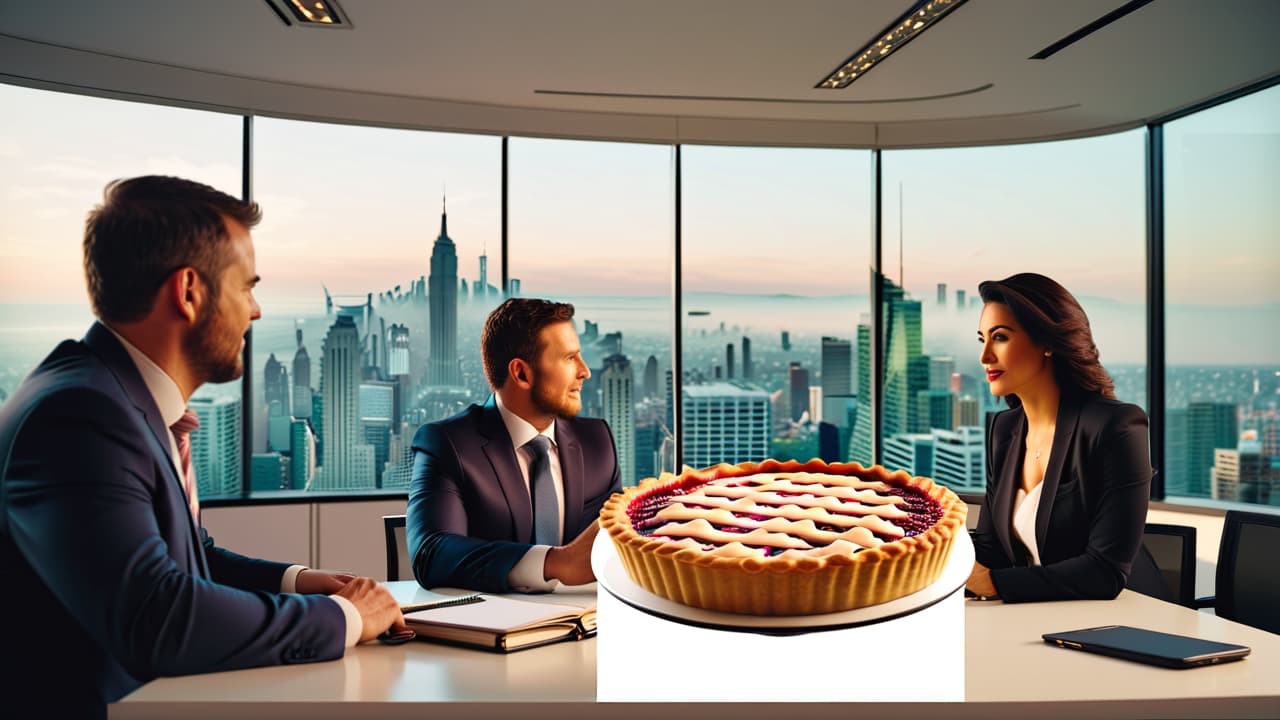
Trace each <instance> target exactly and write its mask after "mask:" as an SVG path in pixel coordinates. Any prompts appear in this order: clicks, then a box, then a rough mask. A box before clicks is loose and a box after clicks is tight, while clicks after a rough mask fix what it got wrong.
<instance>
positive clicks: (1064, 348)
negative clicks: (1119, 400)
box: [978, 273, 1116, 400]
mask: <svg viewBox="0 0 1280 720" xmlns="http://www.w3.org/2000/svg"><path fill="white" fill-rule="evenodd" d="M978 294H979V295H981V296H982V302H983V303H992V302H997V303H1002V304H1004V305H1005V306H1006V307H1008V308H1009V311H1010V312H1012V313H1013V317H1014V319H1016V320H1017V321H1018V324H1019V325H1021V326H1022V328H1023V330H1025V331H1026V332H1027V335H1028V336H1029V337H1030V338H1031V340H1032V341H1033V342H1034V343H1036V344H1037V345H1044V346H1046V347H1048V348H1049V349H1050V350H1052V351H1053V356H1052V357H1051V358H1050V360H1051V362H1052V363H1053V377H1054V379H1055V380H1057V382H1058V387H1059V388H1061V389H1062V390H1063V391H1064V392H1065V391H1070V390H1073V389H1074V390H1084V391H1087V392H1096V393H1098V394H1100V395H1102V396H1103V397H1105V398H1110V399H1112V400H1114V399H1115V397H1116V385H1115V383H1114V382H1113V381H1112V380H1111V376H1110V375H1108V374H1107V371H1106V370H1105V369H1104V368H1103V367H1102V363H1100V362H1098V346H1097V345H1094V344H1093V332H1092V331H1091V330H1090V329H1089V318H1088V316H1086V315H1085V314H1084V308H1082V307H1080V303H1079V302H1077V301H1076V299H1075V297H1074V296H1072V294H1071V293H1070V292H1068V291H1067V289H1066V288H1064V287H1062V286H1061V285H1059V284H1058V283H1056V282H1054V281H1053V280H1050V279H1049V278H1047V277H1045V276H1044V275H1038V274H1036V273H1018V274H1017V275H1011V276H1009V277H1007V278H1005V279H1004V280H987V281H986V282H982V283H979V284H978Z"/></svg>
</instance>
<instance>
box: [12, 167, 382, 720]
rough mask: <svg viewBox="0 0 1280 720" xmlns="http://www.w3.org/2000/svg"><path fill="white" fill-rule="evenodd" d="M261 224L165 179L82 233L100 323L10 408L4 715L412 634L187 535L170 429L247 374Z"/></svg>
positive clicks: (181, 465)
mask: <svg viewBox="0 0 1280 720" xmlns="http://www.w3.org/2000/svg"><path fill="white" fill-rule="evenodd" d="M260 217H261V215H260V212H259V210H258V207H257V205H256V204H253V203H244V202H241V201H240V200H237V199H236V198H233V197H231V196H229V195H225V194H223V193H221V192H218V191H217V190H214V189H213V188H210V187H208V186H205V185H200V184H198V183H194V182H190V181H187V180H181V179H178V178H170V177H141V178H134V179H131V180H123V181H116V182H113V183H111V184H109V185H108V186H107V190H106V193H105V199H104V202H103V204H102V205H100V206H98V207H97V208H96V209H94V211H93V212H92V213H91V214H90V216H89V220H88V223H87V225H86V230H85V237H84V267H85V274H86V278H87V281H88V286H89V297H90V300H91V302H92V305H93V310H94V314H95V315H96V316H97V317H98V319H99V320H98V322H96V323H94V325H93V326H92V327H90V328H89V332H88V334H87V335H85V337H84V339H83V340H81V341H79V342H76V341H71V340H68V341H65V342H63V343H62V344H61V345H59V346H58V347H57V348H56V349H55V350H54V351H53V353H52V354H50V355H49V357H47V358H45V360H44V361H43V362H41V363H40V365H39V366H38V367H37V368H36V369H35V370H34V371H33V372H32V373H31V374H30V375H29V376H28V377H27V378H26V379H25V380H23V382H22V384H21V385H19V387H18V389H17V390H16V391H15V392H14V394H13V396H12V397H10V398H9V400H8V401H7V402H6V403H4V405H3V406H0V480H2V482H0V577H3V578H4V579H5V582H6V586H7V590H6V592H5V598H6V599H5V616H6V618H7V620H8V622H7V627H6V630H5V633H4V634H5V647H6V648H7V650H8V654H9V655H10V660H11V662H10V663H9V669H8V670H6V671H5V672H4V673H0V677H3V678H4V679H3V681H0V697H3V698H4V703H5V707H6V708H13V707H17V708H18V709H19V714H20V715H21V714H23V712H22V711H24V710H25V711H28V712H30V711H38V712H39V713H40V714H43V715H47V716H49V717H55V716H64V715H65V716H75V717H83V716H90V715H105V711H106V703H110V702H114V701H116V700H118V699H120V698H121V697H123V696H124V695H126V694H127V693H129V692H130V691H132V690H134V689H135V688H137V687H138V686H140V685H141V684H142V683H145V682H147V681H148V680H151V679H152V678H155V677H157V676H163V675H183V674H189V673H202V672H211V671H217V670H231V669H236V668H246V667H253V666H259V665H277V664H284V663H299V662H313V661H317V660H329V659H333V658H337V657H340V656H341V655H342V654H343V651H344V649H345V648H346V647H350V646H352V645H354V644H355V643H356V642H359V641H363V640H369V639H372V638H373V637H375V636H376V635H378V634H379V633H381V632H382V631H384V630H387V629H388V628H391V627H394V628H395V629H397V630H403V622H404V618H403V617H402V616H401V614H400V610H399V607H398V605H397V603H396V601H395V599H394V598H392V597H391V595H390V594H389V593H388V592H387V591H386V589H385V588H382V587H380V586H378V584H377V583H376V582H375V581H373V580H371V579H369V578H353V577H351V576H350V575H345V574H339V573H329V572H324V571H318V570H311V569H307V568H304V567H302V566H296V565H295V566H289V565H284V564H280V563H272V562H267V561H264V560H254V559H250V558H247V557H243V556H241V555H237V554H235V553H232V552H229V551H227V550H223V549H222V548H219V547H217V546H216V545H214V543H213V539H212V538H210V537H209V536H208V535H207V534H206V533H205V531H204V530H203V528H201V527H200V523H199V517H198V515H193V513H198V498H197V497H195V496H194V488H195V486H194V484H193V483H192V482H190V481H191V479H192V477H191V476H190V475H189V474H188V472H187V471H188V469H189V467H190V463H189V460H188V458H189V451H188V452H187V454H186V455H185V456H184V454H183V453H182V452H181V451H180V450H179V447H180V446H181V445H182V444H184V443H186V442H187V438H186V437H185V434H186V433H185V432H184V431H183V430H177V431H176V432H177V433H178V435H179V436H183V437H179V436H175V431H174V430H172V429H171V428H173V427H175V426H177V425H178V421H180V420H181V419H183V418H184V415H186V416H188V417H190V416H192V415H193V414H191V413H190V411H188V410H187V409H186V405H187V400H188V399H189V398H190V397H191V394H192V393H193V392H194V391H195V390H196V388H198V387H200V385H202V384H204V383H206V382H226V381H229V380H234V379H236V378H239V377H240V376H241V375H242V374H243V372H244V366H243V359H242V353H243V350H244V334H245V332H246V331H247V330H248V328H249V323H250V322H251V321H252V320H255V319H257V318H258V317H259V315H260V313H259V309H258V304H257V302H256V301H255V300H254V298H253V289H254V286H255V285H256V284H257V282H258V276H257V274H256V271H255V265H254V253H253V241H252V239H251V238H250V235H249V230H250V228H252V227H253V226H254V225H255V224H256V223H257V222H258V220H259V219H260ZM188 447H189V446H188ZM42 688H47V689H49V691H48V692H45V691H42V690H41V689H42Z"/></svg>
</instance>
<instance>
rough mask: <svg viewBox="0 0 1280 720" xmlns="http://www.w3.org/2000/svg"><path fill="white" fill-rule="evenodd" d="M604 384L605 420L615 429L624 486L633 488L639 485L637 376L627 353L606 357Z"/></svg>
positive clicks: (602, 387) (614, 438) (602, 377)
mask: <svg viewBox="0 0 1280 720" xmlns="http://www.w3.org/2000/svg"><path fill="white" fill-rule="evenodd" d="M600 385H601V395H602V402H603V405H604V419H605V420H606V421H607V422H608V423H609V428H610V429H612V430H613V442H614V445H615V447H616V448H617V451H618V470H619V472H620V473H621V476H622V487H632V486H634V485H635V484H636V409H635V397H634V395H635V375H634V373H633V371H632V369H631V361H630V360H628V359H627V356H626V355H610V356H608V357H606V358H605V359H604V370H603V372H601V373H600Z"/></svg>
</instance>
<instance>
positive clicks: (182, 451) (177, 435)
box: [169, 410, 200, 525]
mask: <svg viewBox="0 0 1280 720" xmlns="http://www.w3.org/2000/svg"><path fill="white" fill-rule="evenodd" d="M198 427H200V418H199V417H197V416H196V414H195V412H194V411H192V410H187V411H186V412H184V413H183V414H182V417H180V418H178V421H177V422H175V423H174V424H173V425H171V426H169V429H170V430H172V431H173V439H174V440H176V441H177V442H178V457H179V459H181V460H182V489H183V490H185V491H186V492H187V503H188V506H189V507H190V508H191V517H192V518H194V519H195V521H196V524H197V525H199V524H200V497H199V492H197V490H196V471H195V468H194V467H192V465H191V433H192V431H194V430H195V429H196V428H198Z"/></svg>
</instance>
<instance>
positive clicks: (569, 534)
mask: <svg viewBox="0 0 1280 720" xmlns="http://www.w3.org/2000/svg"><path fill="white" fill-rule="evenodd" d="M556 446H557V448H558V449H559V451H560V480H561V482H562V483H563V484H564V528H563V529H562V531H561V535H560V537H561V542H564V543H568V542H570V541H572V540H573V538H574V537H576V536H577V534H578V523H579V521H580V520H581V518H580V517H579V516H580V515H581V513H580V512H579V510H580V508H581V507H582V494H583V487H582V482H583V480H582V478H583V474H584V469H583V464H582V446H581V445H579V444H578V436H577V434H576V433H575V432H574V431H573V427H572V425H570V421H569V420H568V419H566V418H561V419H560V420H557V421H556Z"/></svg>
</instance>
